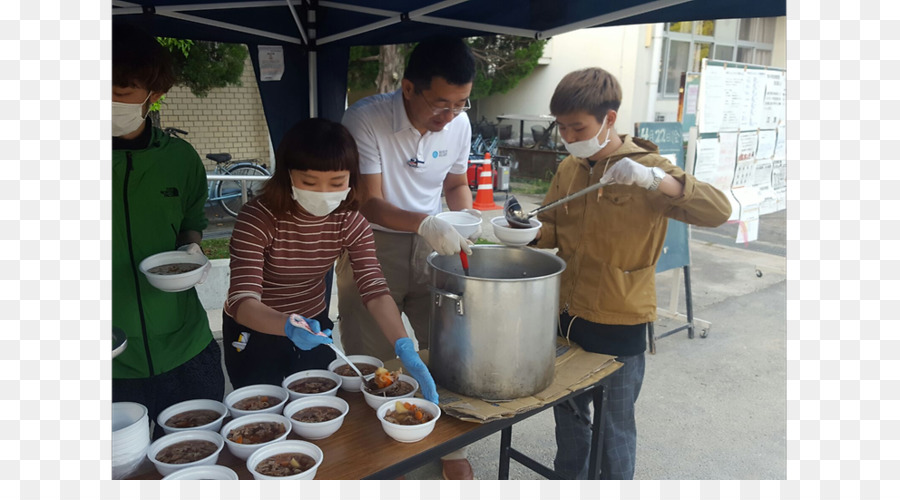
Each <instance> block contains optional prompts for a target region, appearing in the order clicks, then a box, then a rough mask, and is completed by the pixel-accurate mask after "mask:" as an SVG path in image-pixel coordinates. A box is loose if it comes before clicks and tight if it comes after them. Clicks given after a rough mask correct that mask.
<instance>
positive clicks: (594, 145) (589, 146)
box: [560, 118, 611, 158]
mask: <svg viewBox="0 0 900 500" xmlns="http://www.w3.org/2000/svg"><path fill="white" fill-rule="evenodd" d="M604 125H606V118H603V123H601V124H600V130H598V131H597V136H596V137H591V138H590V139H585V140H583V141H577V142H573V143H571V144H569V143H568V142H566V140H565V139H563V138H562V137H560V139H562V142H563V144H565V145H566V150H568V151H569V153H570V154H571V155H572V156H575V157H577V158H590V157H591V156H594V155H595V154H597V153H599V152H600V150H602V149H603V148H605V147H606V145H607V144H609V133H610V132H611V130H610V129H606V140H605V141H603V142H598V139H599V138H600V132H602V131H603V126H604Z"/></svg>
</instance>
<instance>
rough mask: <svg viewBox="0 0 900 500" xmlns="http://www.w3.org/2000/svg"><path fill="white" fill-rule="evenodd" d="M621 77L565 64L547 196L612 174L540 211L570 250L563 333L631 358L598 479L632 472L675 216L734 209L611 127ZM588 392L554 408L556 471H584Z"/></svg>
mask: <svg viewBox="0 0 900 500" xmlns="http://www.w3.org/2000/svg"><path fill="white" fill-rule="evenodd" d="M621 102H622V89H621V87H620V86H619V82H618V81H617V80H616V78H615V77H613V76H612V75H611V74H609V73H607V72H606V71H604V70H603V69H600V68H588V69H584V70H579V71H575V72H572V73H569V74H568V75H566V76H565V77H564V78H563V79H562V80H561V81H560V82H559V84H558V85H557V87H556V90H555V91H554V93H553V97H552V99H551V100H550V112H551V114H553V115H554V116H555V117H556V122H557V124H558V126H559V134H560V137H561V139H562V140H563V143H564V144H565V146H566V149H567V150H568V151H569V153H570V156H569V157H567V158H566V159H565V160H563V161H562V162H561V163H560V165H559V168H558V169H557V172H556V175H555V176H554V177H553V180H552V181H551V186H550V190H549V192H548V193H547V196H546V198H544V204H547V203H550V202H553V201H556V200H558V199H560V198H562V197H564V196H566V195H567V194H570V193H574V192H576V191H578V190H580V189H582V188H585V187H587V186H588V185H590V184H594V183H597V182H602V183H607V184H610V185H608V186H606V187H604V188H602V189H600V190H599V191H598V192H597V193H596V194H588V195H586V196H583V197H581V198H577V199H575V200H572V201H570V202H568V203H565V204H563V205H562V206H560V207H557V208H555V209H552V210H548V211H546V212H543V213H542V214H540V215H539V219H540V220H541V222H542V223H543V227H542V229H541V232H540V233H539V234H538V240H537V246H538V247H540V248H557V249H558V255H559V257H561V258H562V259H563V260H565V261H566V270H565V271H564V272H563V275H562V283H561V287H560V298H559V300H560V317H559V320H560V335H563V336H565V337H566V338H567V339H569V340H571V341H573V342H575V343H577V344H578V345H580V346H581V347H583V348H584V349H585V350H587V351H589V352H598V353H603V354H610V355H614V356H617V357H618V360H619V361H621V362H623V363H624V364H625V366H623V367H622V368H621V369H619V370H618V371H616V372H615V373H613V374H612V375H610V376H609V377H608V378H607V379H606V380H607V384H608V385H607V392H608V396H609V402H608V404H607V407H606V408H607V410H606V411H607V413H606V418H605V422H604V428H603V430H602V432H603V443H602V447H603V451H602V455H601V461H600V463H601V478H602V479H632V478H633V477H634V463H635V451H636V444H637V430H636V428H635V422H634V403H635V401H636V400H637V397H638V394H639V392H640V389H641V383H642V381H643V378H644V351H645V350H646V347H647V346H646V342H647V334H646V331H647V323H649V322H651V321H654V320H656V284H655V273H656V262H657V260H659V256H660V252H661V251H662V247H663V242H664V241H665V237H666V227H667V220H668V219H669V218H672V219H675V220H679V221H682V222H685V223H688V224H695V225H698V226H708V227H715V226H718V225H720V224H722V223H724V222H725V221H726V220H728V217H729V215H730V214H731V205H730V203H729V201H728V199H727V198H726V197H725V195H724V194H722V193H721V192H720V191H718V190H717V189H716V188H714V187H713V186H711V185H709V184H706V183H704V182H700V181H698V180H697V179H695V178H694V177H693V176H691V175H689V174H687V173H685V172H684V171H683V170H681V169H680V168H678V167H677V166H675V165H672V164H671V163H670V162H669V161H668V160H666V159H665V158H663V157H662V156H660V155H659V150H658V148H657V147H656V145H654V144H653V143H651V142H649V141H646V140H643V139H639V138H635V137H631V136H629V135H627V134H625V135H619V134H618V133H617V132H616V130H615V128H614V127H615V125H616V118H617V112H618V109H619V105H620V103H621ZM590 403H591V395H590V394H586V395H582V396H580V397H577V398H575V399H573V400H570V401H568V402H567V403H566V404H563V405H558V406H557V407H555V408H554V416H555V418H556V442H557V454H556V459H555V460H554V467H555V469H556V471H557V472H558V473H559V474H561V475H562V476H563V477H565V478H569V479H586V478H587V473H588V458H589V457H588V453H589V448H590V437H591V430H590V422H591V409H590Z"/></svg>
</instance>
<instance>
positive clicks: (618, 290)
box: [537, 135, 731, 325]
mask: <svg viewBox="0 0 900 500" xmlns="http://www.w3.org/2000/svg"><path fill="white" fill-rule="evenodd" d="M620 137H621V139H622V146H621V147H619V149H617V150H616V151H615V152H614V153H613V154H612V155H610V156H609V157H608V158H606V159H602V160H600V161H598V162H597V164H596V165H595V166H594V167H593V168H591V166H590V164H589V163H588V161H587V160H585V159H579V158H576V157H574V156H569V157H568V158H566V159H565V160H563V161H562V162H561V163H560V165H559V168H558V169H557V172H556V175H555V176H554V177H553V180H552V181H551V185H550V190H549V192H548V193H547V196H546V197H545V198H544V204H547V203H551V202H553V201H556V200H558V199H560V198H563V197H565V196H566V195H567V194H571V193H574V192H576V191H578V190H580V189H583V188H585V187H587V186H588V185H589V184H594V183H597V182H598V181H599V180H600V177H601V176H602V175H603V173H604V171H605V170H606V169H607V168H609V167H610V166H612V165H614V164H615V163H616V162H617V161H619V160H621V159H622V158H625V157H628V158H631V159H632V160H634V161H636V162H638V163H640V164H641V165H644V166H647V167H660V168H662V169H663V170H665V171H666V173H668V174H669V175H671V176H672V177H674V178H675V179H676V180H678V181H679V182H681V183H682V184H684V195H683V196H681V197H680V198H669V197H668V196H666V195H665V194H662V193H660V192H659V191H648V190H646V189H644V188H642V187H638V186H621V185H610V186H607V187H605V188H603V189H601V190H600V192H599V193H589V194H587V195H585V196H582V197H580V198H577V199H575V200H572V201H569V202H568V203H565V204H563V205H561V206H559V207H556V208H553V209H551V210H548V211H546V212H543V213H541V214H539V215H538V219H539V220H540V221H541V222H542V223H543V227H542V229H541V239H540V240H538V244H537V246H538V247H539V248H558V249H559V251H558V254H557V255H559V257H560V258H562V259H563V260H564V261H565V262H566V270H565V271H564V272H563V274H562V282H561V287H560V299H559V308H560V311H568V313H569V314H570V315H572V316H578V317H581V318H584V319H586V320H588V321H591V322H594V323H602V324H609V325H636V324H640V323H647V322H650V321H654V320H656V280H655V276H656V261H657V260H659V255H660V253H661V252H662V247H663V242H664V241H665V238H666V227H667V226H668V220H667V219H668V218H672V219H675V220H679V221H682V222H685V223H688V224H694V225H697V226H707V227H715V226H718V225H720V224H722V223H724V222H725V221H727V220H728V217H729V216H730V215H731V204H730V202H729V201H728V199H727V198H726V197H725V195H724V194H722V192H721V191H719V190H718V189H716V188H714V187H713V186H711V185H709V184H707V183H705V182H701V181H698V180H697V179H695V178H694V177H693V176H691V175H688V174H687V173H685V172H684V170H682V169H680V168H678V167H677V166H675V165H673V164H672V163H670V162H669V161H668V160H666V159H665V158H663V157H662V156H660V155H659V149H658V148H657V147H656V145H655V144H653V143H652V142H650V141H646V140H643V139H639V138H633V137H631V136H629V135H622V136H620Z"/></svg>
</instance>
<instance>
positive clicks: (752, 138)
mask: <svg viewBox="0 0 900 500" xmlns="http://www.w3.org/2000/svg"><path fill="white" fill-rule="evenodd" d="M757 139H759V134H758V133H757V132H756V131H755V130H754V131H753V132H741V133H740V134H738V143H737V144H738V146H737V161H738V162H742V161H748V160H752V159H754V158H756V144H757V142H756V141H757Z"/></svg>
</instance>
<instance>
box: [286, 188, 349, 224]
mask: <svg viewBox="0 0 900 500" xmlns="http://www.w3.org/2000/svg"><path fill="white" fill-rule="evenodd" d="M291 190H292V191H293V198H294V200H295V201H296V202H297V203H299V204H300V206H301V207H303V210H306V211H307V212H309V213H310V214H312V215H315V216H316V217H324V216H326V215H328V214H330V213H331V212H334V211H335V209H337V207H338V206H340V204H341V202H342V201H344V200H346V199H347V195H348V194H349V193H350V188H347V189H345V190H343V191H331V192H319V191H307V190H306V189H298V188H296V187H294V186H291Z"/></svg>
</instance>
